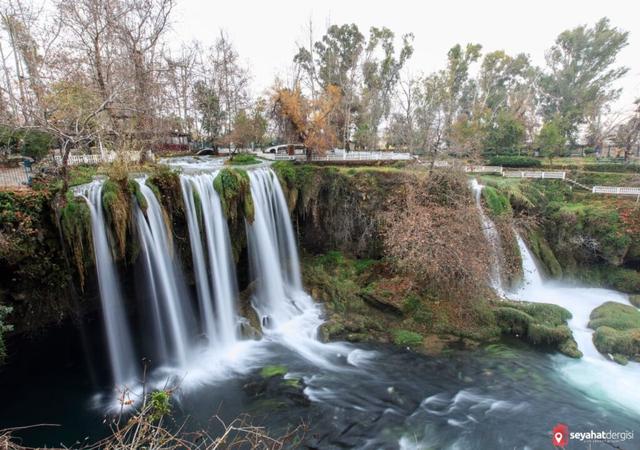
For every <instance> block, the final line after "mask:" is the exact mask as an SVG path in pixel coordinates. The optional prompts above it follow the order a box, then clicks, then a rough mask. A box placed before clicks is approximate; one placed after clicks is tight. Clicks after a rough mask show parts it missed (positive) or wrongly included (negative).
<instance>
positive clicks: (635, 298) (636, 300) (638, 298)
mask: <svg viewBox="0 0 640 450" xmlns="http://www.w3.org/2000/svg"><path fill="white" fill-rule="evenodd" d="M629 302H631V304H632V305H633V306H635V307H636V308H640V295H630V296H629Z"/></svg>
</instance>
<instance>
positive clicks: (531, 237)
mask: <svg viewBox="0 0 640 450" xmlns="http://www.w3.org/2000/svg"><path fill="white" fill-rule="evenodd" d="M583 176H587V175H584V174H583ZM594 176H595V175H594ZM483 180H484V182H485V183H486V184H487V185H488V186H490V187H492V188H493V190H494V192H495V195H496V196H497V197H499V199H500V200H499V201H495V203H496V204H499V205H502V204H506V205H507V206H508V207H509V208H510V209H511V210H512V211H513V216H514V218H515V221H516V223H517V224H518V227H519V229H520V230H521V232H522V236H523V238H524V239H525V241H526V242H527V244H528V246H529V248H530V249H531V251H532V252H533V253H534V255H535V256H536V257H537V259H538V261H539V262H540V263H541V265H542V268H543V269H544V271H545V272H546V274H547V275H548V276H550V277H551V278H556V279H563V280H566V281H568V282H571V281H579V282H582V283H587V284H590V285H594V286H603V287H609V288H612V289H616V290H619V291H622V292H626V293H630V294H638V293H640V272H639V271H638V270H639V269H640V207H638V205H637V204H636V202H635V199H631V198H624V197H613V196H611V197H609V196H595V195H592V194H590V193H588V192H586V191H581V190H576V189H572V187H571V185H569V184H567V183H564V182H562V181H551V180H544V181H542V180H519V179H515V180H513V179H504V178H499V177H489V176H488V177H483Z"/></svg>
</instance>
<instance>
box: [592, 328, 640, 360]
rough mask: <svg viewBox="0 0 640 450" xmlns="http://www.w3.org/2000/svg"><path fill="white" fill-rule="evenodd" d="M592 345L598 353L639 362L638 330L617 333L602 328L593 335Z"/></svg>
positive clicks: (617, 331) (639, 333)
mask: <svg viewBox="0 0 640 450" xmlns="http://www.w3.org/2000/svg"><path fill="white" fill-rule="evenodd" d="M593 343H594V344H595V346H596V348H597V349H598V351H599V352H600V353H604V354H612V355H616V354H618V355H622V356H624V357H625V358H627V359H632V360H634V361H640V329H633V330H624V331H619V330H616V329H614V328H611V327H607V326H602V327H599V328H598V329H597V330H596V331H595V332H594V333H593ZM618 359H619V358H618Z"/></svg>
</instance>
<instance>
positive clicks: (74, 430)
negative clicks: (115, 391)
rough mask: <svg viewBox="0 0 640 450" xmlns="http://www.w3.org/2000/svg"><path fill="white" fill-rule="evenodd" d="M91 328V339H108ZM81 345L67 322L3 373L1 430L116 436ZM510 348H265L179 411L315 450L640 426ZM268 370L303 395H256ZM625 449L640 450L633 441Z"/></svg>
mask: <svg viewBox="0 0 640 450" xmlns="http://www.w3.org/2000/svg"><path fill="white" fill-rule="evenodd" d="M92 328H93V329H95V328H96V327H91V326H89V327H88V330H91V329H92ZM87 333H88V335H87V334H86V333H85V338H86V339H87V340H88V341H92V340H95V339H98V337H97V336H95V335H92V332H90V331H87ZM93 334H95V332H93ZM81 343H82V339H80V336H79V335H78V332H77V331H76V330H74V329H72V328H71V327H67V328H65V329H62V330H57V331H54V332H51V333H50V334H49V335H48V336H47V337H46V338H42V339H36V340H34V341H32V342H31V343H29V344H27V345H24V346H23V347H22V351H21V353H20V354H18V355H12V358H11V359H12V360H11V361H10V362H11V364H10V365H9V366H5V367H7V368H8V369H5V370H4V371H3V372H2V373H0V385H1V386H2V392H3V402H2V407H1V408H0V428H2V427H10V426H17V425H25V424H38V423H49V424H60V425H61V426H60V427H42V428H37V429H35V430H30V431H26V432H23V433H21V434H19V436H21V437H23V438H24V443H25V444H30V445H34V446H36V445H40V446H44V445H49V446H53V445H59V444H60V443H64V444H66V445H73V444H74V443H75V442H82V441H83V440H85V438H86V439H88V440H90V441H92V440H95V439H97V438H99V437H102V436H104V435H105V434H106V433H107V431H108V430H107V428H106V425H104V424H103V423H102V419H103V418H104V412H103V410H101V409H99V408H96V405H95V397H96V395H95V394H96V392H99V391H101V390H103V391H104V390H107V387H106V386H105V385H101V384H100V383H98V382H96V381H94V380H95V377H94V376H93V374H95V373H100V371H101V370H106V367H101V365H100V359H96V361H91V362H89V361H86V360H82V359H78V355H81V354H83V349H82V346H81ZM509 344H510V345H508V346H507V345H504V344H494V345H491V346H488V347H485V348H483V349H480V350H477V351H473V352H470V351H457V350H451V351H449V352H447V353H446V354H445V355H442V356H439V357H427V356H423V355H419V354H416V353H413V352H410V351H407V350H402V349H398V348H396V347H390V346H357V347H356V346H354V345H350V344H349V345H348V344H344V345H340V346H338V348H342V349H344V350H346V351H345V353H344V354H340V353H336V354H335V355H333V357H332V358H331V364H332V366H333V368H332V369H330V370H319V368H318V366H317V365H315V364H312V363H310V362H309V360H308V359H306V358H303V357H301V356H300V355H299V353H297V352H295V351H293V350H290V349H289V348H288V347H286V346H283V345H281V344H278V343H275V342H273V343H268V342H266V343H261V344H259V352H257V354H259V356H257V357H254V358H252V359H251V360H250V361H245V362H244V363H243V369H242V371H238V373H236V374H228V375H233V376H229V377H227V378H226V380H217V381H216V380H215V378H213V379H211V380H209V381H207V380H206V379H200V383H199V385H198V386H196V387H194V386H188V387H186V388H185V389H184V390H183V391H182V392H179V393H178V396H179V399H177V400H176V401H174V416H175V420H176V423H182V421H183V420H185V419H186V417H187V416H188V417H189V419H188V426H189V427H190V428H213V429H214V431H215V425H212V424H215V422H212V421H211V418H212V417H213V416H215V415H216V414H217V413H220V414H221V416H222V418H224V419H226V420H231V419H233V418H234V417H236V416H238V415H239V414H241V413H249V414H250V415H251V416H252V417H253V423H255V424H260V425H264V426H266V427H268V428H269V429H270V430H271V433H272V434H275V435H281V434H283V433H284V432H285V431H286V430H287V429H289V428H291V427H293V426H296V425H298V424H299V423H301V421H304V422H305V423H307V424H308V426H309V430H308V432H307V434H306V437H305V439H306V442H307V444H308V445H310V446H311V447H313V448H372V449H373V448H407V449H409V448H420V449H497V448H505V449H506V448H508V449H539V448H553V447H552V445H551V429H552V427H553V426H554V425H555V424H556V423H558V422H563V423H566V424H568V425H569V427H570V429H571V430H576V431H588V430H590V429H597V430H600V429H604V430H609V429H611V430H613V431H625V430H634V429H636V428H637V427H638V423H639V416H638V415H637V414H635V413H633V411H630V410H628V409H625V408H623V407H621V406H619V405H617V404H616V403H614V402H611V401H609V400H607V397H606V396H603V395H600V394H599V393H598V392H597V391H594V392H595V395H590V394H589V392H587V391H585V390H584V389H581V388H580V387H579V386H575V385H574V384H572V383H571V382H570V381H569V380H568V379H567V378H566V377H565V376H563V375H562V371H561V370H559V369H562V368H563V367H565V366H566V364H567V362H568V360H569V358H566V357H564V356H561V355H550V354H545V353H541V352H538V351H534V350H531V349H529V348H528V347H526V346H524V345H521V344H519V343H517V342H510V343H509ZM257 345H258V344H257ZM34 355H37V357H35V356H34ZM265 364H283V365H286V366H287V367H288V370H289V374H288V375H287V376H288V377H300V378H302V379H303V380H304V384H305V385H306V387H305V388H304V396H302V395H299V394H293V395H292V394H291V392H290V391H286V390H278V389H267V390H266V392H263V393H262V394H261V395H256V394H255V388H252V386H255V385H256V384H258V385H259V384H260V383H261V380H262V378H261V376H260V374H259V372H260V368H261V367H263V366H264V365H265ZM615 382H616V381H615V380H610V383H612V384H613V383H615ZM305 399H308V400H310V402H307V401H305ZM636 431H638V430H636ZM635 443H637V441H636V442H635ZM617 445H618V446H619V448H625V449H627V448H628V449H632V448H638V447H637V446H635V445H634V441H631V445H629V443H627V444H625V443H619V444H617ZM570 448H588V447H586V444H583V446H580V443H576V444H575V445H572V446H571V447H570ZM591 448H594V449H597V448H611V447H610V446H607V445H604V444H594V445H593V446H592V447H591Z"/></svg>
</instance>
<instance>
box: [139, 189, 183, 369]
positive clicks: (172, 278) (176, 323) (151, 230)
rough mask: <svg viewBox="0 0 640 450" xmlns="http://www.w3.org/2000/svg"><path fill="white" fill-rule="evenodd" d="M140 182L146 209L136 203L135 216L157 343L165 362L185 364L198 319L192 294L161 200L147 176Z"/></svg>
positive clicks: (156, 345) (155, 343)
mask: <svg viewBox="0 0 640 450" xmlns="http://www.w3.org/2000/svg"><path fill="white" fill-rule="evenodd" d="M137 182H138V184H139V186H140V192H141V193H142V195H143V196H144V198H145V200H146V203H147V208H146V213H145V212H144V211H143V210H142V208H141V207H140V206H139V205H138V206H136V211H135V219H136V223H137V226H138V233H139V239H140V246H141V250H142V252H141V253H142V258H143V262H144V266H145V268H146V274H147V284H148V291H149V292H148V294H149V297H150V303H151V305H150V306H151V316H152V318H151V320H152V322H153V328H154V347H155V349H156V351H157V352H158V354H159V356H160V358H161V362H162V363H172V364H177V365H178V366H182V367H184V366H185V365H186V363H187V358H188V354H189V350H190V348H191V345H190V342H191V339H190V333H189V330H190V329H192V328H193V323H194V320H193V314H192V312H191V305H190V303H189V297H188V295H187V293H186V287H185V286H184V283H183V282H182V274H181V273H180V270H179V267H178V263H177V261H176V260H175V258H174V256H175V250H174V247H173V242H172V241H170V239H169V236H171V235H170V231H169V229H168V226H167V224H166V222H165V216H164V213H163V211H162V208H161V206H160V203H159V202H158V200H157V198H156V196H155V194H154V193H153V191H152V190H151V189H150V188H149V187H148V186H147V185H146V184H145V181H144V179H140V180H137Z"/></svg>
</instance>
